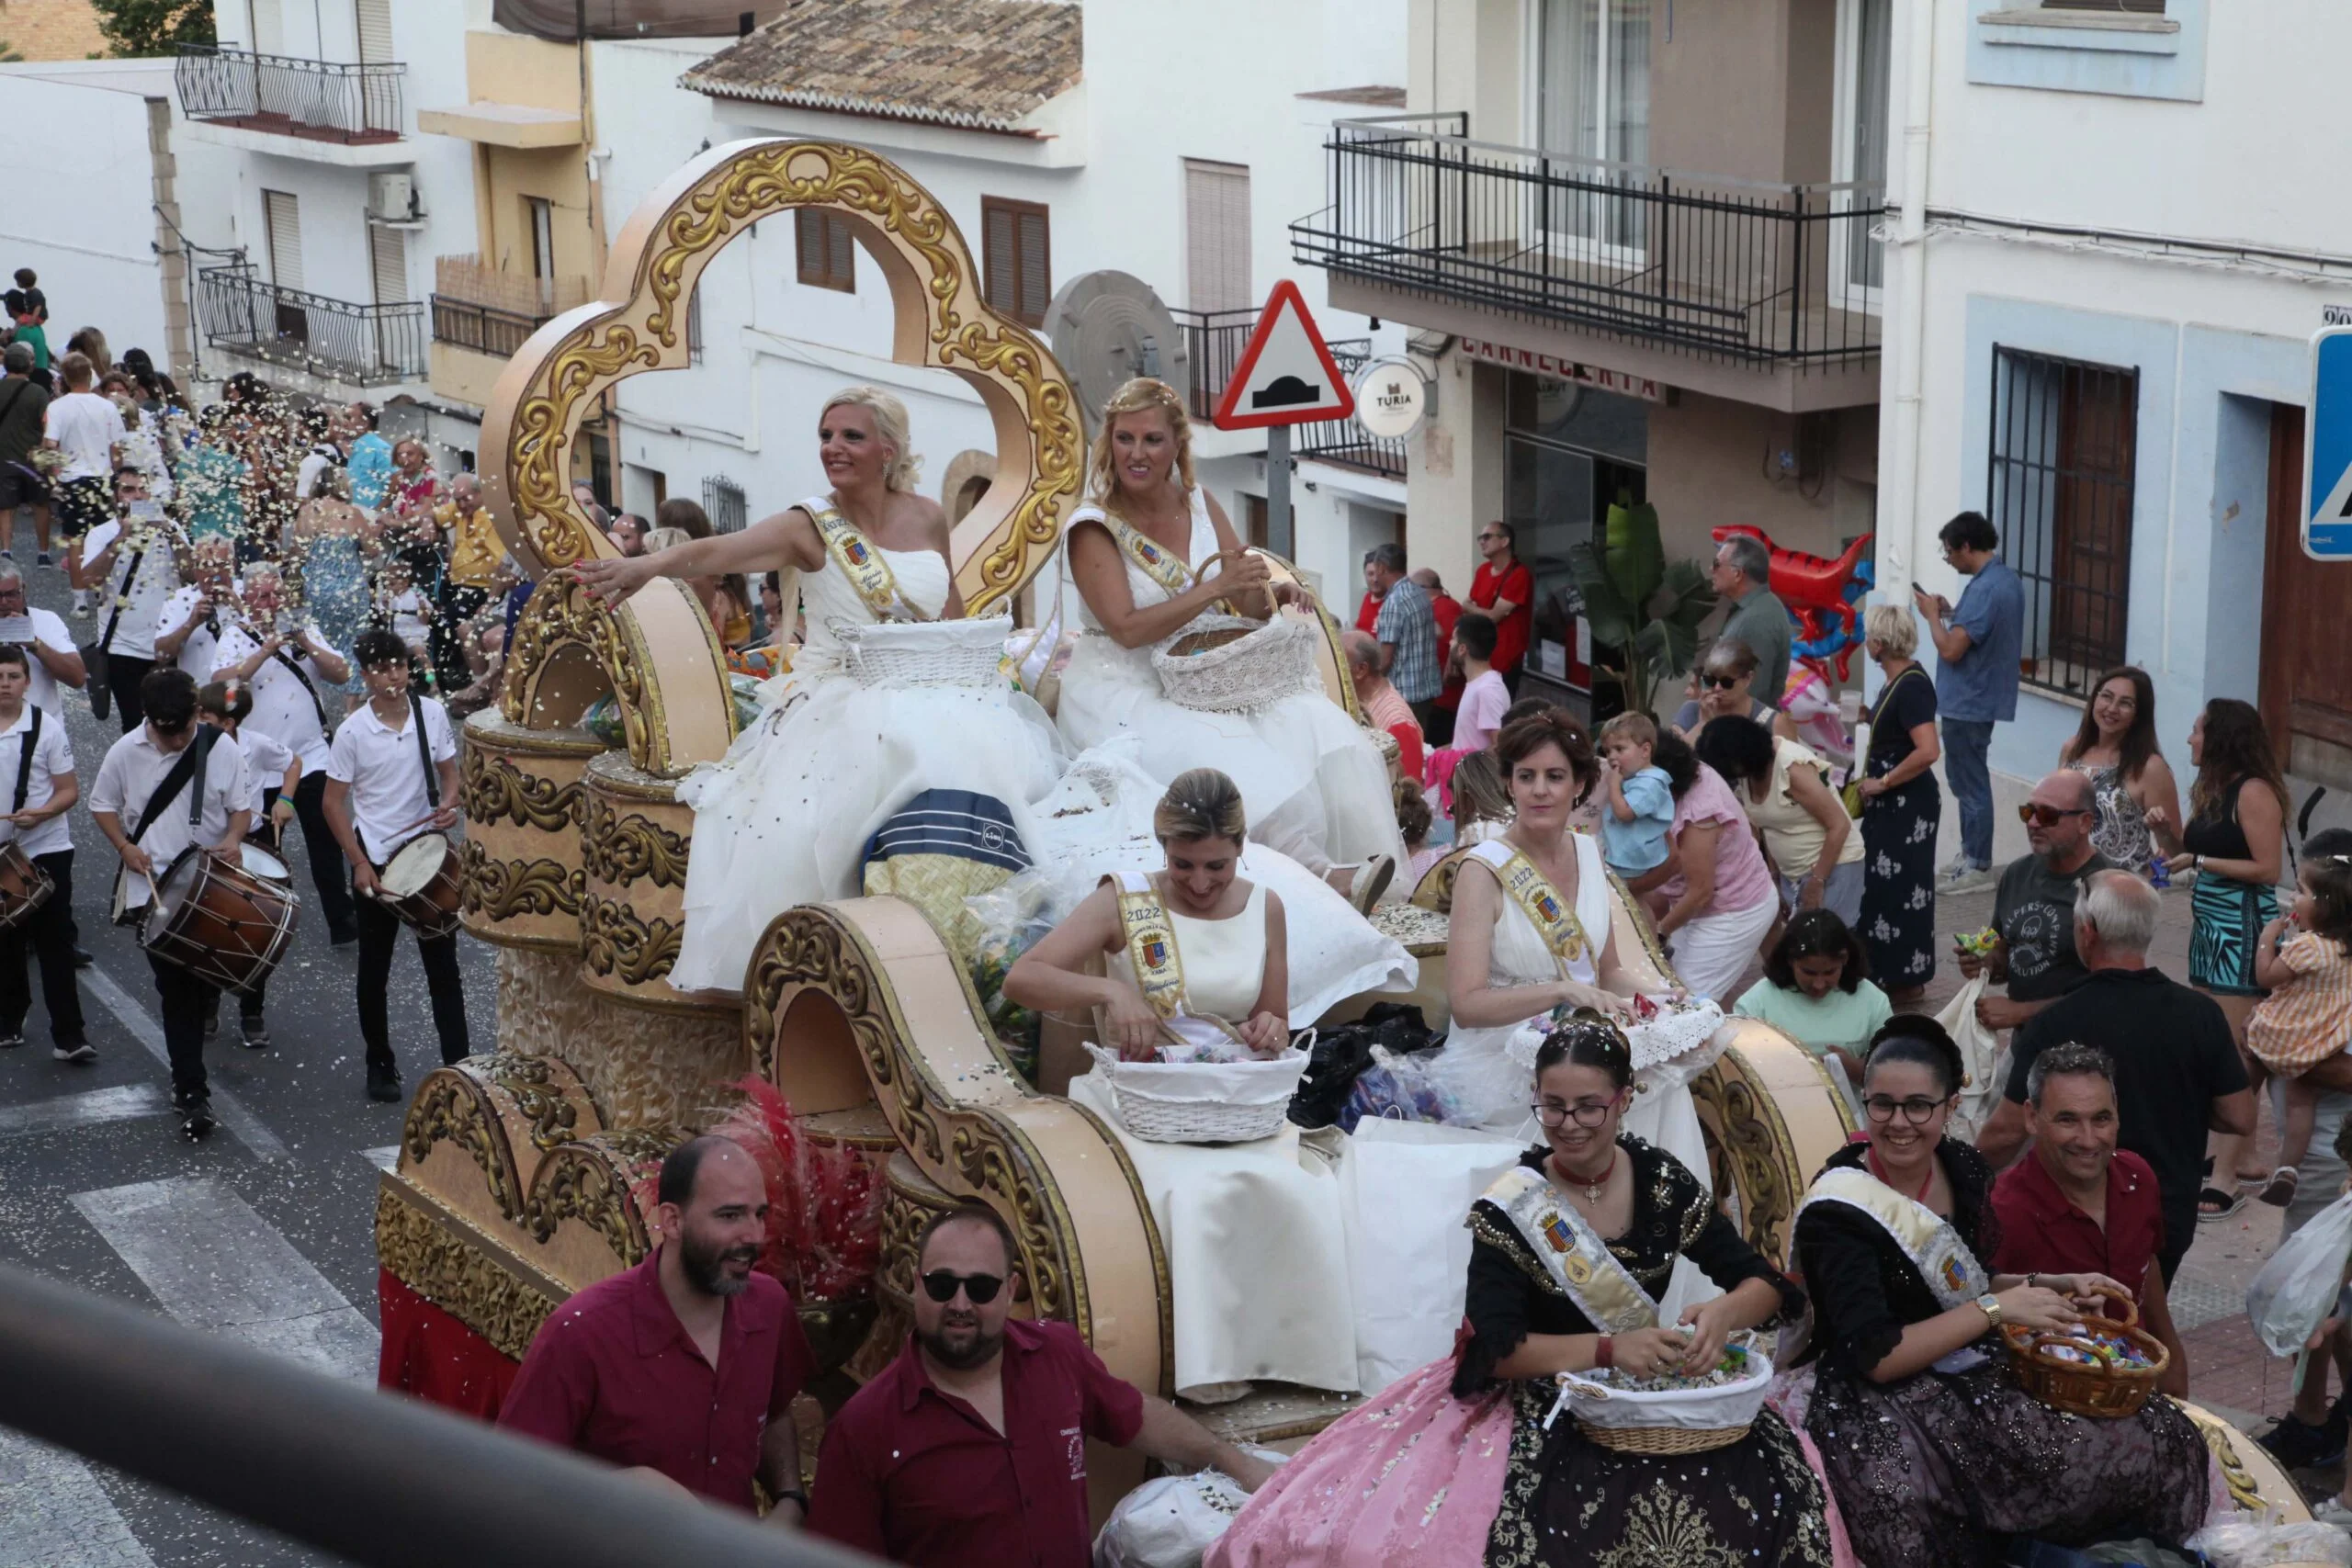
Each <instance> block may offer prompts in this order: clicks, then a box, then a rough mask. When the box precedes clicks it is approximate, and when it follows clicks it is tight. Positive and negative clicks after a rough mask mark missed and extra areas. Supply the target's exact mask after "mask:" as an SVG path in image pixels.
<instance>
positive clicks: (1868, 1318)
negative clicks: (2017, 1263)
mask: <svg viewBox="0 0 2352 1568" xmlns="http://www.w3.org/2000/svg"><path fill="white" fill-rule="evenodd" d="M1866 1154H1867V1145H1860V1144H1855V1145H1849V1146H1847V1147H1846V1148H1843V1149H1840V1150H1839V1151H1838V1153H1837V1154H1836V1155H1834V1156H1831V1157H1830V1160H1829V1163H1828V1164H1827V1165H1826V1166H1825V1167H1824V1168H1823V1169H1822V1172H1821V1174H1820V1176H1819V1177H1817V1178H1815V1181H1814V1184H1813V1188H1812V1190H1810V1191H1809V1192H1807V1193H1806V1194H1805V1199H1804V1205H1803V1206H1802V1207H1801V1208H1800V1209H1799V1210H1798V1212H1797V1222H1796V1258H1797V1264H1798V1266H1799V1268H1801V1269H1803V1270H1804V1283H1805V1289H1806V1291H1807V1292H1809V1293H1810V1295H1811V1296H1812V1298H1813V1312H1814V1329H1813V1333H1814V1341H1813V1342H1814V1347H1815V1351H1816V1352H1817V1353H1818V1356H1819V1359H1818V1361H1816V1362H1815V1364H1814V1365H1813V1366H1811V1367H1808V1368H1804V1369H1801V1370H1800V1371H1799V1372H1798V1374H1797V1375H1796V1376H1795V1377H1794V1378H1793V1379H1792V1380H1791V1386H1790V1395H1791V1397H1790V1398H1789V1399H1788V1400H1786V1401H1785V1402H1784V1408H1787V1409H1788V1410H1789V1411H1790V1413H1791V1416H1792V1418H1801V1419H1802V1420H1803V1421H1804V1426H1805V1427H1806V1429H1807V1430H1808V1431H1809V1432H1810V1433H1811V1434H1812V1437H1813V1440H1814V1442H1815V1445H1816V1446H1817V1447H1818V1449H1819V1450H1820V1452H1821V1455H1822V1458H1823V1461H1824V1464H1825V1467H1826V1472H1827V1473H1828V1476H1829V1482H1830V1485H1831V1488H1832V1489H1833V1490H1834V1491H1835V1492H1836V1494H1837V1496H1838V1506H1839V1508H1840V1509H1841V1511H1842V1513H1843V1515H1844V1517H1845V1522H1846V1528H1847V1529H1848V1531H1849V1533H1850V1535H1851V1537H1852V1540H1853V1543H1854V1551H1855V1552H1856V1554H1857V1555H1858V1556H1859V1557H1860V1559H1861V1560H1862V1561H1863V1562H1867V1563H1872V1564H1883V1565H1884V1568H1993V1565H1995V1564H1998V1563H2002V1562H2007V1561H2008V1552H2009V1538H2010V1537H2012V1536H2026V1537H2031V1538H2034V1539H2036V1540H2045V1541H2049V1542H2051V1543H2052V1544H2055V1545H2060V1546H2086V1545H2089V1544H2091V1543H2093V1542H2095V1541H2098V1540H2107V1539H2116V1538H2140V1537H2149V1538H2153V1539H2154V1540H2157V1541H2159V1542H2162V1543H2165V1544H2167V1545H2175V1546H2177V1544H2178V1543H2179V1542H2181V1541H2182V1540H2186V1539H2187V1538H2188V1536H2190V1535H2191V1534H2193V1533H2195V1531H2196V1530H2197V1529H2198V1528H2199V1526H2200V1525H2201V1524H2202V1523H2203V1522H2204V1519H2205V1515H2206V1511H2207V1508H2208V1506H2209V1499H2210V1498H2211V1495H2212V1488H2211V1479H2212V1471H2211V1465H2212V1461H2211V1456H2210V1454H2209V1452H2208V1450H2207V1449H2206V1446H2205V1440H2204V1438H2202V1437H2200V1436H2199V1434H2198V1431H2197V1428H2196V1427H2195V1426H2194V1425H2192V1424H2191V1423H2190V1421H2189V1419H2188V1416H2185V1415H2183V1414H2182V1413H2181V1411H2180V1408H2179V1407H2178V1406H2177V1405H2176V1404H2173V1402H2172V1401H2171V1400H2169V1399H2166V1398H2165V1397H2164V1396H2162V1395H2161V1394H2159V1395H2155V1396H2153V1397H2151V1398H2150V1399H2149V1401H2148V1402H2147V1404H2144V1405H2143V1406H2141V1408H2140V1411H2139V1413H2138V1414H2137V1415H2135V1416H2130V1417H2126V1418H2122V1419H2096V1418H2090V1417H2085V1416H2069V1415H2065V1414H2064V1413H2062V1412H2059V1411H2056V1410H2052V1408H2050V1407H2049V1406H2048V1405H2046V1404H2041V1402H2040V1401H2038V1400H2036V1399H2035V1398H2034V1397H2033V1396H2032V1395H2031V1394H2029V1393H2026V1392H2025V1390H2024V1389H2022V1388H2020V1387H2018V1384H2017V1383H2016V1382H2015V1381H2013V1380H2012V1379H2011V1378H2010V1376H2009V1373H2008V1370H2007V1366H2006V1365H2005V1363H2004V1360H2003V1354H2004V1353H2003V1352H2002V1351H2001V1350H2000V1349H1999V1348H1998V1347H1997V1344H1996V1341H1995V1339H1994V1338H1993V1337H1992V1336H1990V1335H1989V1334H1988V1335H1987V1336H1986V1337H1985V1339H1984V1340H1983V1341H1980V1342H1979V1343H1978V1344H1975V1345H1971V1346H1967V1347H1963V1348H1961V1349H1959V1350H1955V1351H1953V1352H1952V1353H1951V1355H1949V1356H1946V1357H1945V1358H1944V1359H1941V1360H1939V1361H1938V1362H1936V1363H1935V1365H1933V1366H1932V1367H1929V1368H1928V1369H1927V1370H1925V1371H1918V1372H1915V1373H1913V1374H1912V1375H1911V1376H1909V1377H1907V1378H1901V1379H1897V1380H1896V1381H1894V1382H1884V1383H1881V1382H1872V1381H1871V1378H1870V1376H1869V1372H1870V1369H1871V1368H1872V1367H1875V1366H1876V1365H1878V1363H1879V1362H1880V1361H1881V1360H1883V1359H1885V1357H1886V1356H1887V1355H1889V1354H1890V1353H1891V1352H1892V1351H1893V1350H1894V1348H1895V1345H1896V1343H1897V1341H1898V1340H1900V1339H1901V1337H1902V1335H1903V1331H1904V1329H1905V1327H1906V1326H1908V1325H1911V1324H1914V1323H1918V1322H1922V1321H1924V1320H1925V1319H1928V1318H1931V1317H1934V1316H1937V1315H1938V1314H1941V1313H1944V1312H1947V1311H1949V1310H1951V1308H1953V1307H1955V1306H1959V1305H1962V1304H1964V1303H1971V1302H1973V1301H1975V1299H1976V1298H1977V1297H1978V1296H1980V1295H1982V1294H1984V1293H1985V1292H1986V1291H1987V1290H1989V1289H1990V1288H1991V1280H1992V1276H1991V1274H1990V1272H1989V1271H1988V1270H1987V1269H1986V1268H1985V1265H1984V1264H1983V1263H1981V1262H1979V1261H1978V1259H1979V1258H1989V1257H1991V1256H1992V1255H1993V1254H1994V1252H1995V1251H1996V1250H1997V1249H1998V1247H1999V1240H2000V1238H1999V1235H1998V1230H1997V1225H1998V1222H1997V1221H1996V1219H1995V1217H1994V1213H1993V1205H1992V1203H1991V1201H1989V1200H1990V1197H1991V1192H1992V1185H1993V1173H1992V1170H1991V1168H1989V1167H1988V1166H1987V1165H1986V1164H1985V1160H1984V1158H1983V1156H1980V1155H1978V1154H1977V1152H1976V1151H1975V1150H1974V1149H1973V1148H1971V1147H1969V1146H1968V1145H1966V1144H1962V1143H1959V1142H1956V1141H1954V1140H1952V1139H1951V1138H1946V1139H1945V1140H1944V1141H1943V1144H1942V1146H1941V1147H1940V1149H1939V1157H1940V1158H1941V1159H1942V1161H1943V1168H1944V1174H1945V1175H1946V1176H1947V1177H1948V1178H1949V1179H1951V1190H1952V1214H1951V1218H1950V1219H1949V1220H1947V1219H1945V1218H1944V1217H1943V1216H1942V1215H1940V1214H1938V1213H1935V1212H1934V1211H1933V1210H1931V1209H1929V1208H1928V1207H1927V1206H1926V1205H1925V1204H1923V1203H1919V1202H1917V1201H1914V1200H1913V1199H1911V1198H1909V1197H1907V1196H1905V1194H1903V1193H1900V1192H1897V1191H1895V1190H1894V1189H1893V1188H1891V1187H1889V1186H1887V1185H1886V1184H1885V1183H1884V1182H1883V1181H1881V1180H1879V1179H1877V1178H1876V1177H1874V1176H1872V1175H1871V1174H1870V1172H1869V1170H1868V1168H1866V1165H1865V1157H1866ZM1806 1373H1810V1374H1811V1376H1810V1380H1809V1382H1810V1387H1809V1388H1808V1387H1807V1382H1808V1379H1807V1377H1806V1375H1805V1374H1806Z"/></svg>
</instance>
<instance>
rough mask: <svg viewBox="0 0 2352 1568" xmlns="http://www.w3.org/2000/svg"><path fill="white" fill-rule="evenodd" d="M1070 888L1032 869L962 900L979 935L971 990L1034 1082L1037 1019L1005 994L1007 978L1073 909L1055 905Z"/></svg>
mask: <svg viewBox="0 0 2352 1568" xmlns="http://www.w3.org/2000/svg"><path fill="white" fill-rule="evenodd" d="M1066 891H1067V890H1066V889H1065V888H1063V887H1062V886H1061V882H1060V879H1059V878H1057V876H1056V875H1055V874H1053V873H1052V872H1050V871H1048V870H1046V868H1044V867H1033V868H1031V869H1030V870H1028V871H1024V872H1022V873H1021V874H1018V875H1017V876H1013V877H1012V878H1010V879H1008V880H1007V881H1005V882H1004V883H1002V884H1001V885H1000V886H996V887H994V888H991V889H989V891H988V892H986V893H979V894H975V895H973V896H972V897H968V898H967V899H965V900H964V910H965V913H966V914H967V916H968V917H969V923H970V925H971V926H972V927H975V928H977V929H978V933H979V934H978V937H977V938H976V939H975V940H974V942H973V943H972V958H971V975H972V991H973V994H974V995H976V996H978V998H980V1011H981V1012H982V1013H983V1014H985V1015H986V1016H987V1018H988V1021H989V1028H990V1029H992V1030H994V1031H995V1032H996V1037H997V1038H998V1039H999V1040H1001V1041H1002V1042H1003V1043H1004V1046H1005V1049H1006V1051H1007V1052H1008V1053H1009V1054H1010V1055H1012V1060H1013V1066H1016V1067H1018V1068H1020V1069H1021V1072H1022V1075H1023V1077H1027V1078H1028V1079H1029V1080H1030V1081H1031V1082H1033V1083H1034V1082H1035V1081H1036V1077H1037V1032H1038V1025H1039V1021H1038V1017H1037V1015H1036V1014H1035V1012H1033V1011H1031V1010H1029V1009H1027V1008H1024V1007H1023V1006H1021V1005H1020V1004H1019V1003H1017V1002H1013V1001H1010V1000H1008V999H1007V998H1006V997H1005V994H1004V977H1005V976H1007V975H1008V974H1010V973H1012V964H1013V961H1014V960H1015V959H1017V958H1019V957H1020V956H1021V955H1022V954H1023V953H1026V952H1028V951H1029V950H1030V949H1031V948H1032V947H1035V945H1036V944H1037V943H1038V942H1040V941H1042V940H1043V939H1044V937H1045V935H1046V932H1047V931H1052V930H1053V929H1054V926H1055V924H1056V923H1057V921H1059V920H1060V919H1061V918H1062V916H1063V915H1065V914H1067V913H1068V912H1069V908H1057V901H1058V900H1059V899H1060V898H1061V897H1064V896H1065V894H1066ZM1080 897H1084V895H1083V894H1081V895H1080ZM1074 905H1075V900H1073V901H1072V906H1073V907H1074Z"/></svg>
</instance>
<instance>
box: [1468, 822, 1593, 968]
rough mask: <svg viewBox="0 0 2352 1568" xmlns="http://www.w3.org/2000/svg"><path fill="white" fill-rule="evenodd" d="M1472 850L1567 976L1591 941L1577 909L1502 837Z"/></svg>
mask: <svg viewBox="0 0 2352 1568" xmlns="http://www.w3.org/2000/svg"><path fill="white" fill-rule="evenodd" d="M1472 853H1474V854H1476V855H1477V857H1478V858H1479V859H1480V860H1482V861H1484V862H1485V863H1487V865H1488V866H1490V867H1491V868H1493V870H1494V873H1495V875H1496V877H1497V878H1498V880H1499V881H1500V882H1501V883H1502V885H1503V891H1504V892H1505V893H1507V894H1509V895H1510V901H1511V902H1512V903H1514V904H1516V905H1518V906H1519V912H1520V913H1521V914H1522V915H1525V916H1526V917H1527V919H1528V923H1529V924H1531V925H1532V926H1533V927H1534V928H1535V934H1536V935H1538V936H1540V937H1542V938H1543V939H1544V946H1545V947H1548V948H1550V949H1551V950H1552V956H1553V957H1555V958H1556V959H1558V960H1559V963H1560V970H1561V973H1562V974H1563V975H1565V974H1566V972H1567V966H1568V965H1569V964H1575V963H1577V962H1578V961H1580V960H1582V959H1584V958H1586V957H1587V956H1588V954H1589V949H1590V945H1591V944H1590V942H1589V939H1588V938H1587V937H1586V936H1585V932H1584V926H1583V925H1582V924H1581V923H1580V922H1579V921H1578V920H1577V913H1576V910H1575V909H1573V908H1570V907H1569V906H1568V904H1567V903H1566V901H1565V900H1564V899H1562V898H1561V897H1560V890H1559V889H1558V888H1556V887H1555V886H1552V882H1551V879H1550V878H1549V877H1547V876H1545V875H1544V874H1543V873H1542V872H1540V871H1538V870H1536V869H1535V863H1534V862H1533V861H1532V860H1529V859H1528V858H1527V857H1526V856H1525V855H1523V854H1521V853H1520V852H1519V851H1517V850H1515V849H1513V848H1511V847H1510V845H1509V844H1507V843H1505V842H1503V841H1502V840H1498V839H1490V840H1487V843H1485V844H1481V845H1479V846H1477V848H1476V849H1475V850H1473V851H1472Z"/></svg>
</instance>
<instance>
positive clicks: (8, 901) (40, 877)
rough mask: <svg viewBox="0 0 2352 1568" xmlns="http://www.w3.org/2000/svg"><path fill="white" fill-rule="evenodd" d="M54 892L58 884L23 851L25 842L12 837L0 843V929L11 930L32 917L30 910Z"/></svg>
mask: <svg viewBox="0 0 2352 1568" xmlns="http://www.w3.org/2000/svg"><path fill="white" fill-rule="evenodd" d="M56 891H57V884H56V883H54V882H52V881H51V880H50V876H49V873H47V872H45V871H43V870H41V868H40V862H38V861H36V860H34V859H33V857H32V856H30V855H28V854H27V853H25V846H24V845H22V844H20V843H18V842H17V840H14V839H11V840H8V841H7V842H6V843H5V844H0V931H14V930H16V929H17V927H18V926H20V925H23V924H24V923H25V922H26V921H27V920H28V919H32V914H33V911H34V910H35V909H38V908H40V907H41V906H42V905H43V904H46V903H48V902H49V896H50V895H51V893H54V892H56Z"/></svg>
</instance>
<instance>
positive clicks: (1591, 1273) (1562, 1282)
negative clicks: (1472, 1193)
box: [1484, 1165, 1657, 1334]
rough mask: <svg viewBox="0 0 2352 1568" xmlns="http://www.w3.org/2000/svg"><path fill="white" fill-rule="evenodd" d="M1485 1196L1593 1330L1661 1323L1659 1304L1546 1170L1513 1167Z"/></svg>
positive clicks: (1616, 1330) (1618, 1330)
mask: <svg viewBox="0 0 2352 1568" xmlns="http://www.w3.org/2000/svg"><path fill="white" fill-rule="evenodd" d="M1484 1196H1485V1200H1486V1201H1487V1202H1489V1203H1492V1204H1493V1205H1494V1206H1495V1207H1496V1208H1498V1209H1500V1210H1501V1211H1502V1212H1503V1214H1504V1216H1505V1217H1506V1218H1508V1219H1509V1220H1510V1223H1511V1228H1512V1229H1514V1230H1516V1231H1517V1232H1518V1233H1519V1235H1520V1238H1521V1240H1522V1241H1524V1242H1526V1243H1527V1249H1528V1250H1529V1251H1530V1252H1532V1253H1533V1254H1534V1255H1535V1258H1536V1261H1537V1262H1539V1263H1541V1264H1542V1265H1543V1266H1544V1272H1545V1273H1546V1274H1548V1275H1550V1276H1551V1279H1552V1282H1553V1283H1554V1284H1555V1285H1557V1286H1559V1287H1560V1290H1561V1292H1562V1293H1564V1294H1565V1295H1566V1297H1567V1298H1568V1300H1570V1301H1571V1302H1574V1303H1576V1307H1577V1311H1578V1312H1580V1313H1582V1314H1584V1315H1585V1317H1586V1318H1587V1320H1589V1322H1590V1323H1591V1324H1592V1325H1593V1327H1594V1328H1595V1329H1597V1330H1599V1331H1600V1333H1603V1334H1631V1333H1632V1332H1634V1330H1635V1329H1637V1328H1655V1327H1657V1302H1656V1301H1654V1300H1652V1299H1651V1297H1650V1294H1649V1292H1646V1291H1645V1290H1643V1289H1642V1287H1641V1284H1640V1283H1639V1281H1637V1280H1634V1276H1633V1274H1632V1272H1631V1271H1629V1270H1628V1269H1626V1267H1625V1266H1624V1265H1623V1263H1620V1262H1619V1261H1618V1260H1617V1255H1616V1254H1615V1253H1612V1252H1611V1251H1610V1250H1609V1244H1608V1243H1607V1242H1605V1241H1603V1240H1602V1239H1601V1238H1600V1232H1598V1231H1596V1230H1594V1229H1593V1228H1592V1224H1591V1222H1589V1221H1588V1220H1587V1219H1586V1218H1585V1217H1584V1216H1583V1215H1582V1214H1580V1213H1577V1209H1576V1205H1575V1204H1573V1203H1570V1202H1569V1201H1567V1200H1566V1198H1564V1197H1562V1196H1561V1195H1560V1192H1559V1190H1558V1189H1557V1188H1555V1187H1554V1186H1553V1185H1552V1183H1551V1182H1550V1181H1549V1180H1548V1179H1546V1178H1545V1177H1544V1173H1543V1172H1542V1171H1540V1170H1531V1169H1529V1168H1527V1167H1525V1166H1523V1165H1522V1166H1514V1167H1513V1168H1510V1170H1507V1171H1505V1172H1503V1174H1502V1175H1500V1176H1498V1177H1497V1178H1496V1179H1495V1183H1494V1185H1493V1186H1491V1187H1489V1188H1487V1190H1486V1193H1485V1194H1484Z"/></svg>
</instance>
